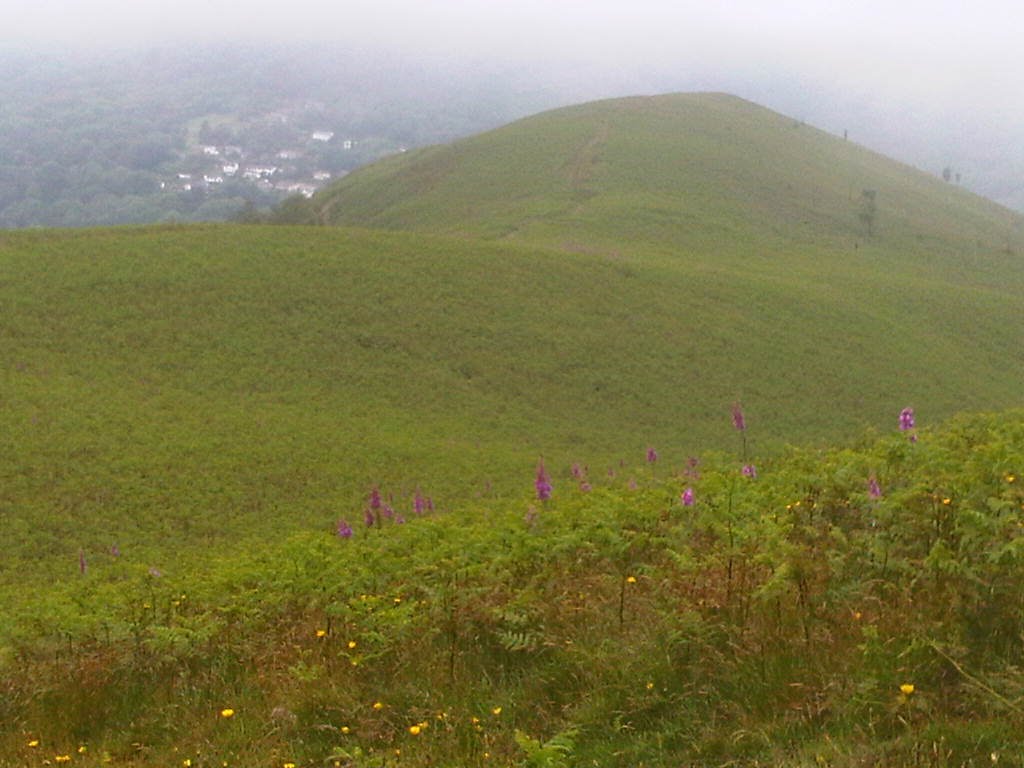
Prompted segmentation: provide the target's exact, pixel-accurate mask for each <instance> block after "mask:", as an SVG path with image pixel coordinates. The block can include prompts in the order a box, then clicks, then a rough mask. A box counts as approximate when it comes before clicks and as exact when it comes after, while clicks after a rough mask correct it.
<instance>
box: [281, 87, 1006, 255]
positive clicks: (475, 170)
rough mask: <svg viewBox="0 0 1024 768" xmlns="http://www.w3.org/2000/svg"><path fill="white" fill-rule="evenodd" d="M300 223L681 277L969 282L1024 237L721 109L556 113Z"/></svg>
mask: <svg viewBox="0 0 1024 768" xmlns="http://www.w3.org/2000/svg"><path fill="white" fill-rule="evenodd" d="M864 190H872V191H874V192H875V200H876V203H875V204H876V209H877V212H876V214H875V222H874V225H873V227H872V231H873V232H874V233H875V234H876V235H877V238H868V237H867V230H866V227H865V226H864V224H863V223H862V222H861V220H860V213H861V212H862V208H863V192H864ZM295 213H296V215H300V214H299V212H298V211H295ZM301 215H302V216H304V217H305V218H306V220H307V221H317V222H320V223H331V224H349V225H358V226H372V227H379V228H386V229H406V230H416V231H429V232H438V233H447V234H455V235H459V236H468V237H478V238H486V239H518V240H531V241H540V242H544V243H545V244H548V245H551V246H555V247H560V248H563V249H566V250H574V249H580V248H596V249H603V250H604V251H605V252H608V253H611V252H614V251H619V252H621V253H622V254H624V255H625V254H630V253H633V252H636V251H652V250H653V251H657V252H658V253H662V254H671V255H672V256H674V257H675V258H676V259H679V260H681V261H684V262H685V260H686V259H687V258H688V257H693V256H701V257H709V256H713V257H715V258H716V259H726V260H730V261H731V260H733V259H736V258H739V259H746V258H750V257H754V256H756V257H757V261H758V262H760V261H761V260H762V259H765V258H770V259H772V260H774V259H777V258H780V257H783V256H784V254H786V253H788V254H791V257H795V256H796V255H797V254H795V253H793V252H794V251H797V252H798V253H802V254H803V255H804V256H805V257H806V256H808V254H809V253H813V254H815V258H814V261H815V262H818V261H820V259H819V258H818V256H819V255H827V256H831V257H832V258H833V260H839V259H840V258H843V257H852V256H854V255H857V256H859V255H860V254H856V253H854V250H855V246H856V245H857V243H858V242H860V244H861V245H863V244H864V241H865V240H869V239H873V240H874V242H873V246H874V247H875V248H882V249H883V250H885V251H889V252H892V251H895V250H898V251H899V252H900V255H901V258H900V260H901V261H903V262H908V261H914V262H917V263H918V266H926V265H928V264H930V263H932V262H933V261H934V260H936V259H938V260H941V261H943V262H945V261H949V260H954V261H955V260H959V261H961V262H963V261H964V260H966V261H968V262H971V263H968V264H966V265H965V266H968V267H971V266H974V264H973V262H974V260H975V257H976V256H978V255H979V254H984V256H985V257H986V258H987V256H988V252H989V251H990V250H1006V249H1007V248H1008V247H1010V248H1014V247H1017V246H1018V245H1019V242H1020V240H1019V236H1020V228H1021V219H1020V218H1019V217H1018V216H1017V215H1015V214H1013V213H1011V212H1009V211H1007V210H1006V209H1004V208H1001V207H1000V206H997V205H995V204H994V203H991V202H989V201H986V200H984V199H982V198H979V197H977V196H975V195H972V194H970V193H968V192H965V191H963V190H961V189H959V188H958V187H956V186H955V185H951V184H948V183H945V182H943V181H941V180H939V179H938V178H935V177H933V176H929V175H926V174H923V173H920V172H918V171H915V170H914V169H912V168H909V167H907V166H904V165H901V164H899V163H896V162H894V161H892V160H890V159H888V158H886V157H883V156H881V155H878V154H876V153H873V152H870V151H868V150H865V149H863V148H862V147H859V146H857V145H856V144H853V143H849V142H846V141H843V140H842V139H839V138H836V137H834V136H831V135H829V134H827V133H824V132H822V131H819V130H817V129H815V128H812V127H810V126H807V125H805V124H803V123H801V122H799V121H796V120H793V119H792V118H789V117H785V116H783V115H780V114H777V113H774V112H772V111H770V110H768V109H765V108H763V107H759V106H757V105H755V104H752V103H750V102H746V101H743V100H742V99H738V98H735V97H732V96H728V95H724V94H678V95H668V96H655V97H635V98H627V99H616V100H610V101H602V102H594V103H589V104H584V105H581V106H578V107H572V108H567V109H559V110H555V111H552V112H546V113H543V114H541V115H537V116H535V117H531V118H527V119H524V120H520V121H518V122H516V123H513V124H511V125H508V126H506V127H504V128H501V129H498V130H495V131H491V132H488V133H485V134H482V135H479V136H475V137H472V138H469V139H465V140H463V141H459V142H456V143H454V144H451V145H446V146H438V147H432V148H427V149H423V150H419V151H416V152H410V153H408V154H405V155H399V156H396V157H392V158H390V159H387V160H385V161H382V162H379V163H376V164H374V165H371V166H369V167H367V168H364V169H362V170H360V171H357V172H355V173H352V174H350V175H349V176H347V177H345V178H344V179H343V180H341V181H340V182H338V183H336V184H334V185H333V186H331V187H330V188H328V189H326V190H324V191H322V192H321V193H319V194H318V195H317V196H316V197H315V199H314V200H312V201H311V202H309V203H307V204H306V205H305V207H304V208H303V209H302V214H301ZM1017 249H1018V250H1019V247H1018V248H1017ZM919 259H920V261H918V260H919Z"/></svg>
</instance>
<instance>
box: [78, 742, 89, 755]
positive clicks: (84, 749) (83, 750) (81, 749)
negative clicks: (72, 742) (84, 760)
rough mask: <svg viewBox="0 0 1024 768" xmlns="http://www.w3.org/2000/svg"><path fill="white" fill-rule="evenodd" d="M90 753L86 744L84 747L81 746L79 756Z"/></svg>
mask: <svg viewBox="0 0 1024 768" xmlns="http://www.w3.org/2000/svg"><path fill="white" fill-rule="evenodd" d="M88 751H89V750H88V749H87V748H86V746H85V744H83V745H82V746H80V747H79V748H78V754H80V755H84V754H85V753H86V752H88Z"/></svg>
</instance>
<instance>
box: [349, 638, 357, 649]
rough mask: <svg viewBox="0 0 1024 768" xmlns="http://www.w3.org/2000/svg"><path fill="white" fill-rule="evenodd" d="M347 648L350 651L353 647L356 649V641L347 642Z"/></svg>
mask: <svg viewBox="0 0 1024 768" xmlns="http://www.w3.org/2000/svg"><path fill="white" fill-rule="evenodd" d="M348 647H349V648H350V649H351V648H355V647H356V641H355V640H349V641H348Z"/></svg>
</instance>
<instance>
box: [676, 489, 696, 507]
mask: <svg viewBox="0 0 1024 768" xmlns="http://www.w3.org/2000/svg"><path fill="white" fill-rule="evenodd" d="M679 500H680V501H681V502H683V506H684V507H692V506H693V504H694V498H693V488H687V489H686V490H685V491H683V494H682V496H680V497H679Z"/></svg>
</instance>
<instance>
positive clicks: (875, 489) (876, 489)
mask: <svg viewBox="0 0 1024 768" xmlns="http://www.w3.org/2000/svg"><path fill="white" fill-rule="evenodd" d="M868 496H870V497H871V498H872V499H880V498H882V488H881V486H879V484H878V480H877V479H876V478H875V476H874V475H872V476H871V477H869V478H868Z"/></svg>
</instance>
